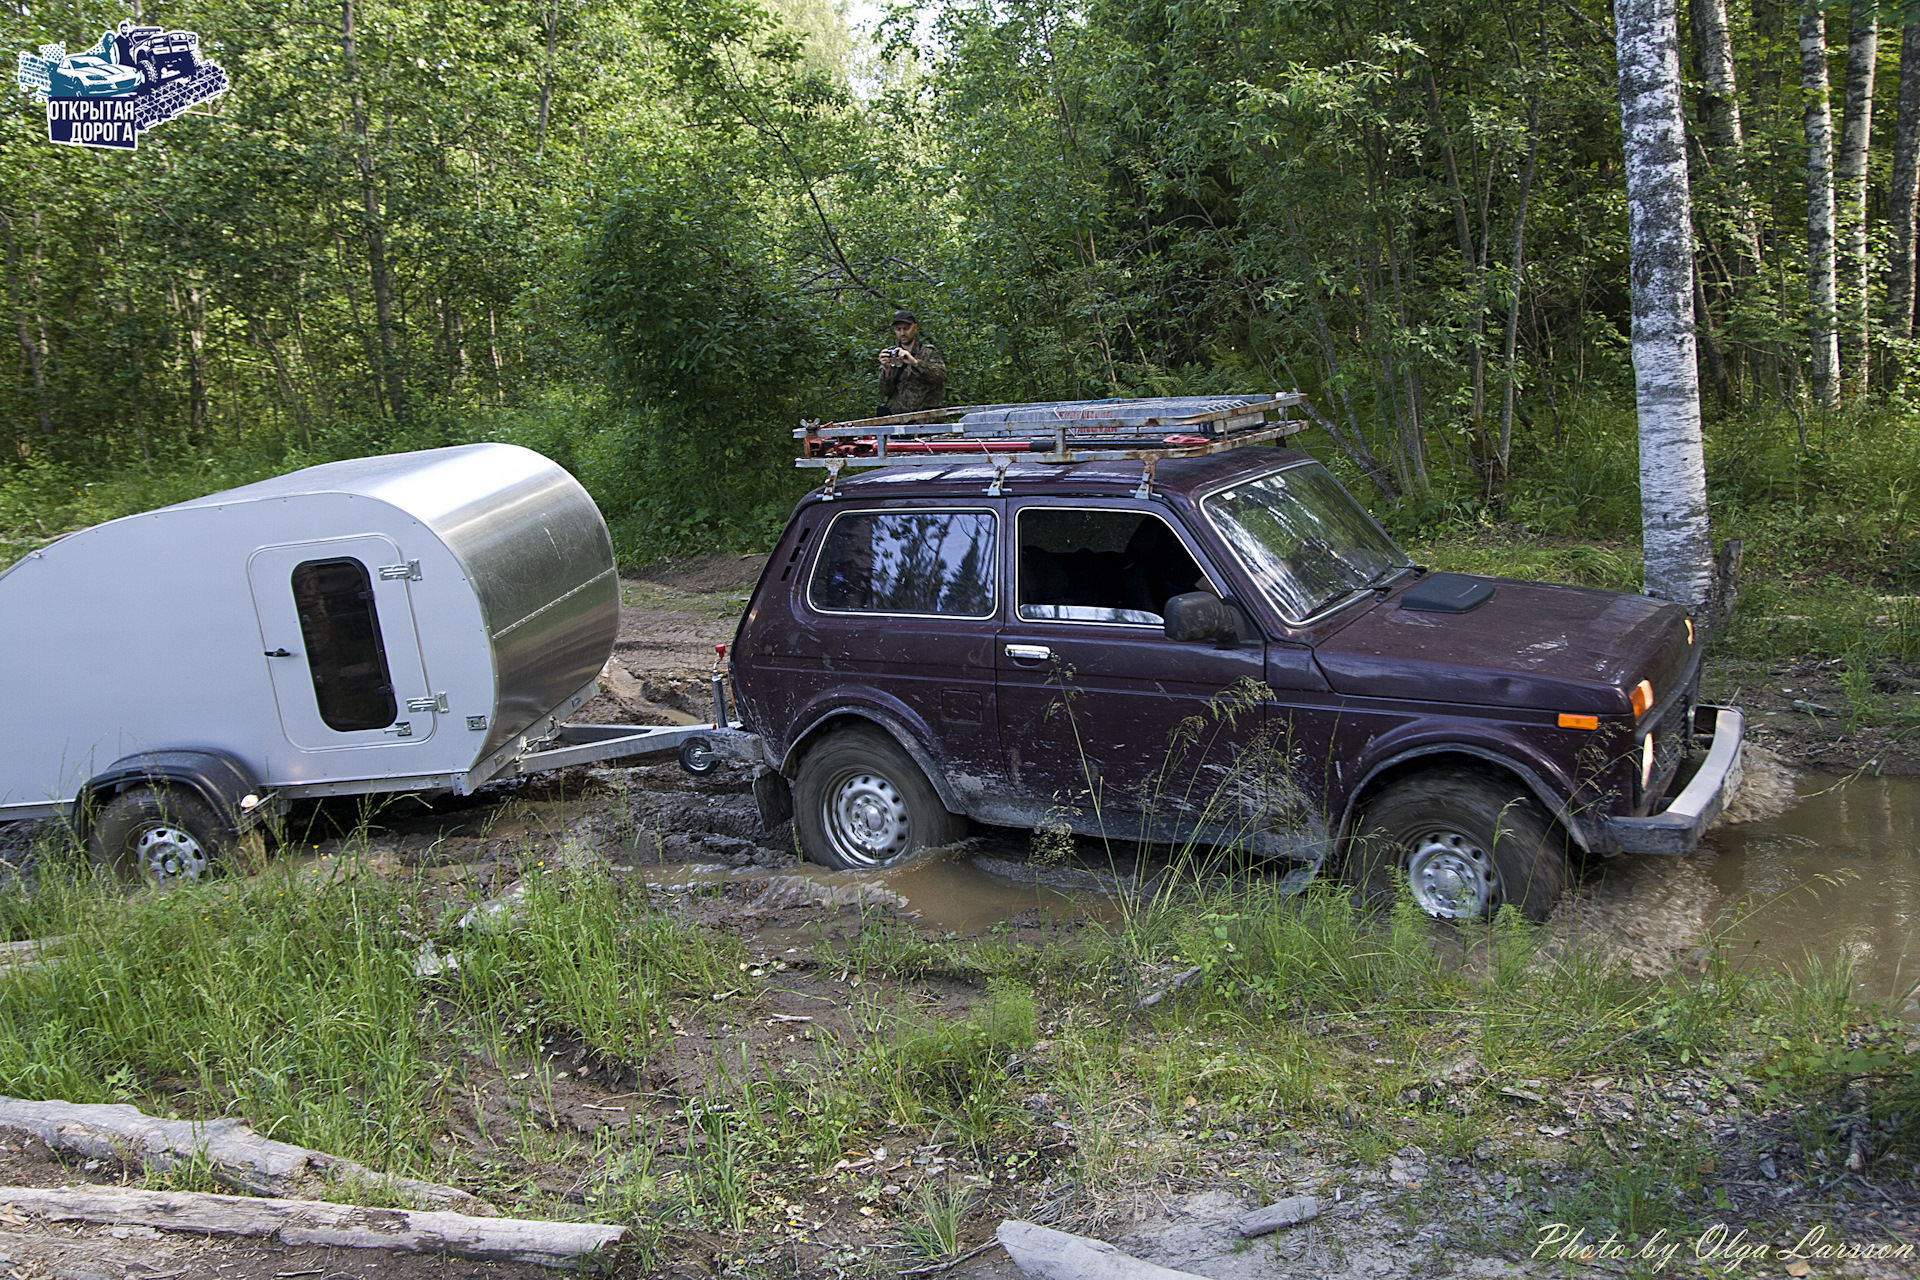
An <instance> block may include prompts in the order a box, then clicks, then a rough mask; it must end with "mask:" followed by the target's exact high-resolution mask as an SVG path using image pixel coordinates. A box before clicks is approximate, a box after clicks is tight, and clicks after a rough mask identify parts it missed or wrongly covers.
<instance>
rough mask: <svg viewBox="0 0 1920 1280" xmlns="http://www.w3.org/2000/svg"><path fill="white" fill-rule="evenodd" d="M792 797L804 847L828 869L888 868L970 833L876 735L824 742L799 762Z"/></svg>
mask: <svg viewBox="0 0 1920 1280" xmlns="http://www.w3.org/2000/svg"><path fill="white" fill-rule="evenodd" d="M793 791H794V805H793V811H794V825H795V827H796V828H797V829H798V831H799V835H800V847H801V849H802V850H804V851H805V852H806V855H807V857H809V858H811V859H812V860H813V861H815V862H818V863H820V864H822V865H823V866H829V867H838V868H840V869H842V870H847V871H857V870H862V869H864V868H868V867H885V866H890V865H891V864H893V863H895V862H898V861H900V859H902V858H904V857H906V856H907V855H908V854H909V853H912V852H913V851H914V850H915V849H931V848H938V847H940V846H941V845H948V844H953V843H955V842H956V841H958V840H960V839H962V838H963V837H964V836H965V835H966V834H967V820H966V819H965V818H963V817H960V816H959V815H958V814H954V813H949V812H948V811H947V807H946V806H945V805H943V804H941V803H940V795H939V793H938V792H936V791H935V790H934V789H933V784H932V783H930V782H928V781H927V777H926V775H925V774H923V773H922V772H920V766H919V765H917V764H915V763H914V762H913V759H912V757H910V756H908V755H907V753H906V752H905V751H903V750H901V748H900V745H899V744H898V743H896V742H895V741H894V740H893V739H892V738H891V737H888V736H887V735H886V734H885V733H884V732H882V731H881V730H878V729H869V728H864V727H861V728H852V729H838V730H835V731H834V732H832V733H830V734H828V735H827V736H826V737H825V738H822V739H821V740H820V743H819V745H817V746H815V747H814V748H813V750H811V751H809V752H807V755H806V758H805V759H804V760H802V761H801V762H800V771H799V774H798V775H797V776H796V777H795V779H794V787H793Z"/></svg>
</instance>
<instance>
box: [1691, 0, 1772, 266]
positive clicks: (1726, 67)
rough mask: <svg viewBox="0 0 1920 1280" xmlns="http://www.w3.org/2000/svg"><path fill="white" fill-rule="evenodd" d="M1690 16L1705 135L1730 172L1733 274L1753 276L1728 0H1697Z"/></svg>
mask: <svg viewBox="0 0 1920 1280" xmlns="http://www.w3.org/2000/svg"><path fill="white" fill-rule="evenodd" d="M1692 14H1693V43H1694V52H1695V56H1696V57H1698V59H1699V61H1700V123H1701V126H1702V127H1701V132H1702V134H1704V135H1705V140H1706V144H1707V156H1708V158H1709V159H1710V160H1712V161H1713V164H1714V166H1715V167H1716V168H1721V169H1726V170H1729V171H1731V172H1730V176H1729V177H1728V178H1727V179H1726V181H1727V184H1728V193H1729V196H1730V197H1731V199H1732V203H1733V207H1732V210H1731V212H1732V215H1733V222H1734V230H1735V233H1736V236H1737V238H1738V241H1739V244H1738V246H1737V252H1736V254H1735V258H1736V262H1735V270H1736V271H1737V272H1738V274H1740V275H1743V276H1746V275H1752V274H1753V273H1754V272H1755V271H1757V270H1759V267H1760V229H1759V226H1758V224H1757V223H1756V221H1755V219H1754V216H1753V194H1752V192H1751V191H1749V190H1748V188H1747V179H1746V175H1745V174H1744V173H1742V172H1740V168H1741V159H1742V153H1743V152H1744V151H1745V149H1746V134H1745V131H1744V129H1743V128H1742V126H1741V122H1740V93H1739V89H1738V86H1737V85H1736V83H1735V80H1734V72H1733V39H1732V37H1731V36H1729V35H1728V33H1727V0H1694V3H1693V5H1692Z"/></svg>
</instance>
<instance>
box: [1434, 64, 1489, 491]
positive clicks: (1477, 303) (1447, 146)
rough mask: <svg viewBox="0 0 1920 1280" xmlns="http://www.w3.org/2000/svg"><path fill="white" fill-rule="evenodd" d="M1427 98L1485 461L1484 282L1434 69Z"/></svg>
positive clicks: (1477, 442)
mask: <svg viewBox="0 0 1920 1280" xmlns="http://www.w3.org/2000/svg"><path fill="white" fill-rule="evenodd" d="M1425 75H1426V81H1427V99H1428V101H1429V102H1430V103H1431V104H1432V107H1433V129H1434V132H1435V133H1436V134H1438V135H1439V138H1440V156H1441V158H1442V159H1443V160H1445V161H1446V167H1447V190H1448V191H1449V192H1450V193H1451V195H1452V196H1453V223H1454V233H1455V234H1456V235H1457V236H1458V237H1459V240H1460V271H1461V277H1462V282H1463V283H1464V285H1465V286H1466V294H1467V299H1466V300H1467V378H1468V382H1469V383H1470V385H1471V388H1472V394H1473V407H1472V411H1471V412H1472V416H1473V424H1472V425H1473V439H1474V449H1475V452H1476V453H1478V454H1479V458H1478V459H1477V461H1478V462H1480V463H1481V464H1482V465H1484V464H1485V463H1486V462H1487V461H1488V460H1489V459H1488V455H1489V454H1490V453H1491V452H1492V451H1491V450H1490V449H1488V448H1487V416H1486V414H1487V357H1486V305H1485V303H1486V283H1485V272H1483V271H1482V270H1481V267H1480V255H1479V254H1478V253H1476V252H1475V250H1474V247H1473V225H1472V223H1471V222H1470V221H1469V220H1468V216H1467V193H1466V191H1465V190H1464V189H1463V188H1462V187H1461V185H1460V166H1459V164H1458V162H1456V161H1455V159H1454V155H1453V135H1452V133H1451V132H1449V130H1448V129H1447V118H1446V115H1445V113H1444V112H1443V111H1442V110H1441V108H1440V86H1439V85H1438V84H1437V83H1436V82H1435V81H1434V78H1433V72H1432V70H1431V69H1428V70H1427V71H1426V72H1425Z"/></svg>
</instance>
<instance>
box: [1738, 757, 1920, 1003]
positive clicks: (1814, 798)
mask: <svg viewBox="0 0 1920 1280" xmlns="http://www.w3.org/2000/svg"><path fill="white" fill-rule="evenodd" d="M1793 782H1794V788H1795V791H1796V793H1797V800H1796V801H1795V803H1794V804H1793V806H1792V807H1791V808H1789V809H1788V810H1787V811H1786V812H1785V813H1783V814H1781V815H1779V816H1778V817H1775V818H1770V819H1767V820H1765V821H1759V822H1749V823H1741V824H1738V825H1734V826H1727V827H1722V828H1721V829H1720V830H1718V831H1716V832H1714V833H1713V834H1712V835H1711V836H1710V837H1709V840H1710V841H1711V843H1712V844H1713V846H1714V848H1715V851H1716V854H1717V856H1715V857H1713V858H1712V859H1711V860H1710V861H1709V862H1708V863H1707V864H1706V865H1705V872H1706V876H1707V878H1708V880H1709V881H1710V882H1711V884H1712V886H1713V888H1714V889H1715V890H1716V891H1717V894H1718V897H1719V900H1720V901H1719V906H1718V908H1717V912H1716V919H1715V927H1716V929H1717V930H1718V931H1719V932H1720V934H1721V935H1722V937H1723V938H1724V939H1725V940H1726V941H1727V943H1728V944H1729V945H1731V946H1732V947H1734V948H1735V954H1737V955H1745V956H1748V957H1751V958H1752V959H1754V960H1755V961H1758V962H1762V963H1798V962H1800V961H1801V960H1802V959H1804V957H1806V956H1807V955H1808V953H1812V954H1813V955H1815V956H1818V957H1820V958H1821V959H1823V960H1830V959H1832V958H1834V957H1835V956H1837V955H1846V956H1848V957H1850V958H1851V959H1852V961H1853V963H1854V965H1855V976H1856V982H1857V986H1858V990H1859V992H1860V994H1861V995H1862V996H1864V997H1867V998H1870V999H1875V1000H1888V1001H1892V1002H1894V1003H1895V1004H1896V1005H1898V1006H1899V1007H1900V1010H1901V1012H1902V1013H1903V1014H1904V1016H1906V1017H1907V1018H1910V1019H1915V1020H1920V996H1917V995H1916V991H1915V987H1916V984H1920V778H1873V777H1862V776H1855V777H1848V778H1840V777H1835V776H1833V775H1830V774H1820V773H1804V774H1800V775H1798V776H1797V777H1796V778H1795V779H1794V780H1793Z"/></svg>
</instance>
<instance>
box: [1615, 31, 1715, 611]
mask: <svg viewBox="0 0 1920 1280" xmlns="http://www.w3.org/2000/svg"><path fill="white" fill-rule="evenodd" d="M1676 3H1677V0H1614V8H1613V13H1614V30H1615V33H1616V36H1615V39H1616V41H1617V52H1618V65H1619V74H1620V135H1621V141H1622V144H1623V149H1624V151H1625V156H1626V170H1627V235H1628V252H1629V255H1630V260H1631V277H1632V292H1633V381H1634V400H1635V404H1636V407H1637V408H1638V410H1639V418H1640V527H1641V541H1642V545H1643V548H1644V553H1645V562H1646V590H1647V594H1648V595H1651V596H1658V597H1659V598H1661V599H1663V600H1672V601H1674V602H1675V603H1677V604H1681V605H1683V606H1685V607H1686V608H1687V609H1688V610H1689V611H1696V612H1697V611H1698V610H1699V609H1700V608H1701V607H1702V606H1704V605H1705V604H1706V603H1707V600H1708V597H1709V596H1710V594H1711V592H1712V586H1713V543H1712V539H1711V537H1710V535H1709V532H1708V528H1707V479H1706V463H1705V459H1704V457H1703V454H1702V452H1701V447H1700V377H1699V369H1698V367H1697V365H1696V364H1695V353H1694V335H1693V210H1692V208H1691V207H1690V201H1689V199H1688V189H1687V153H1686V132H1685V125H1684V123H1683V122H1682V118H1681V113H1680V32H1679V27H1678V22H1677V13H1676Z"/></svg>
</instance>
